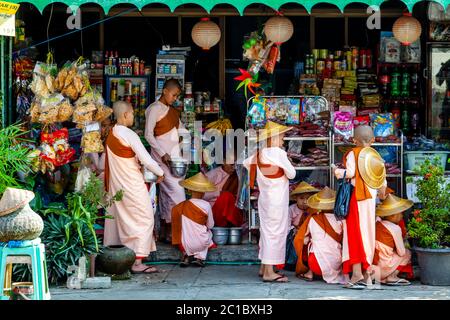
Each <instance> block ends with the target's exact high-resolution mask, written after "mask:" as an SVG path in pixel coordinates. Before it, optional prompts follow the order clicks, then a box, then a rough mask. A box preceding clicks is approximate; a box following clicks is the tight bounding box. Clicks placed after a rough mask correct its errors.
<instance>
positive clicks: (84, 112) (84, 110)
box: [73, 103, 97, 128]
mask: <svg viewBox="0 0 450 320" xmlns="http://www.w3.org/2000/svg"><path fill="white" fill-rule="evenodd" d="M96 111H97V107H96V106H95V104H93V103H87V104H82V105H78V106H77V107H75V110H74V112H73V122H75V123H77V128H83V126H84V124H85V123H87V122H92V121H94V117H95V112H96Z"/></svg>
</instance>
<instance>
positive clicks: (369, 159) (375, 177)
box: [358, 147, 386, 189]
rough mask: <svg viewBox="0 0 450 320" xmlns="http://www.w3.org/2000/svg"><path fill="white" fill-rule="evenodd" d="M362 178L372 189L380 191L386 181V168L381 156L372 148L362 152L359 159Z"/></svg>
mask: <svg viewBox="0 0 450 320" xmlns="http://www.w3.org/2000/svg"><path fill="white" fill-rule="evenodd" d="M358 169H359V173H360V174H361V178H362V179H363V180H364V182H365V183H366V184H367V185H368V186H369V187H371V188H372V189H380V188H381V186H382V185H383V183H384V180H385V179H386V168H385V166H384V160H383V158H381V156H380V154H379V153H378V152H377V151H376V150H375V149H373V148H371V147H365V148H363V149H362V150H361V152H360V153H359V157H358Z"/></svg>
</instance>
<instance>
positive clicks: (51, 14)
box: [47, 3, 53, 52]
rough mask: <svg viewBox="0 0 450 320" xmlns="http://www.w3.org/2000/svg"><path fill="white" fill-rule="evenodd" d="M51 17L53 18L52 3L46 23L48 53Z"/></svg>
mask: <svg viewBox="0 0 450 320" xmlns="http://www.w3.org/2000/svg"><path fill="white" fill-rule="evenodd" d="M52 17H53V3H52V7H51V9H50V17H49V18H48V23H47V45H48V48H47V49H48V52H50V41H49V39H50V35H49V30H50V23H51V21H52Z"/></svg>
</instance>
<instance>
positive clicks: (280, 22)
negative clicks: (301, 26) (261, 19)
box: [264, 16, 294, 45]
mask: <svg viewBox="0 0 450 320" xmlns="http://www.w3.org/2000/svg"><path fill="white" fill-rule="evenodd" d="M264 33H265V34H266V37H267V40H270V41H272V42H274V43H276V44H278V45H279V44H281V43H283V42H286V41H288V40H289V39H290V38H291V37H292V35H293V34H294V25H293V24H292V22H291V20H289V19H288V18H286V17H283V16H275V17H272V18H270V19H269V20H267V22H266V24H265V26H264Z"/></svg>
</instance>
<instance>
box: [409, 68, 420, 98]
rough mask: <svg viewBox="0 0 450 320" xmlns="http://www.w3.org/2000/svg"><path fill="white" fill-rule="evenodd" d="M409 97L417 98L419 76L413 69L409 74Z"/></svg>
mask: <svg viewBox="0 0 450 320" xmlns="http://www.w3.org/2000/svg"><path fill="white" fill-rule="evenodd" d="M410 94H411V97H414V98H416V97H418V96H419V75H418V73H417V70H416V69H413V70H412V72H411V92H410Z"/></svg>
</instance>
